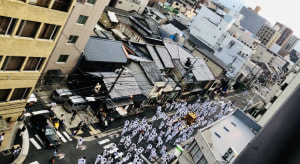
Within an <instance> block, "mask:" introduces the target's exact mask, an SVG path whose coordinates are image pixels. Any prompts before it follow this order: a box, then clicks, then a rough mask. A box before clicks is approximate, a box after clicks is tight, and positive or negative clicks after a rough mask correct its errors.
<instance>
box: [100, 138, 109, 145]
mask: <svg viewBox="0 0 300 164" xmlns="http://www.w3.org/2000/svg"><path fill="white" fill-rule="evenodd" d="M109 141H110V140H109V139H105V140H102V141H99V142H98V143H99V144H100V145H103V144H105V143H107V142H109Z"/></svg>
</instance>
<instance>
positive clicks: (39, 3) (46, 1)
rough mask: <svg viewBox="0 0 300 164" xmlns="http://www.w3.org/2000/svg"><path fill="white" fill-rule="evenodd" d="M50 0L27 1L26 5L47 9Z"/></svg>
mask: <svg viewBox="0 0 300 164" xmlns="http://www.w3.org/2000/svg"><path fill="white" fill-rule="evenodd" d="M50 1H51V0H28V4H31V5H35V6H41V7H46V8H48V6H49V3H50Z"/></svg>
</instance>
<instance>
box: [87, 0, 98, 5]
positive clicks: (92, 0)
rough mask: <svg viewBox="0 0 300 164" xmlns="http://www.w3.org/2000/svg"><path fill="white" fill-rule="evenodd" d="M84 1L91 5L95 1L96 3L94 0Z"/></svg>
mask: <svg viewBox="0 0 300 164" xmlns="http://www.w3.org/2000/svg"><path fill="white" fill-rule="evenodd" d="M86 3H88V4H92V5H93V4H95V3H96V0H87V1H86Z"/></svg>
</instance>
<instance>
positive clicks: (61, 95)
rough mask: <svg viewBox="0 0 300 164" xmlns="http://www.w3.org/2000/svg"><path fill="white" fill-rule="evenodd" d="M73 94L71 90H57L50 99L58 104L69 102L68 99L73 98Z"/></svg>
mask: <svg viewBox="0 0 300 164" xmlns="http://www.w3.org/2000/svg"><path fill="white" fill-rule="evenodd" d="M72 95H73V93H72V92H71V91H70V90H69V89H56V90H55V91H53V92H52V93H51V95H50V99H51V100H52V101H54V102H56V103H58V104H60V103H63V102H65V101H67V100H68V97H70V96H72Z"/></svg>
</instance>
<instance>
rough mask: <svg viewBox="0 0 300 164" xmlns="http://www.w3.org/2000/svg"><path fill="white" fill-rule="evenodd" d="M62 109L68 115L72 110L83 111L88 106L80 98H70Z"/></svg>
mask: <svg viewBox="0 0 300 164" xmlns="http://www.w3.org/2000/svg"><path fill="white" fill-rule="evenodd" d="M63 107H64V109H65V110H66V111H67V112H69V113H70V112H71V111H72V110H76V111H79V110H85V109H86V108H88V104H87V102H86V101H85V99H84V98H83V97H81V96H70V97H69V98H68V101H66V102H65V103H64V104H63Z"/></svg>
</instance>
